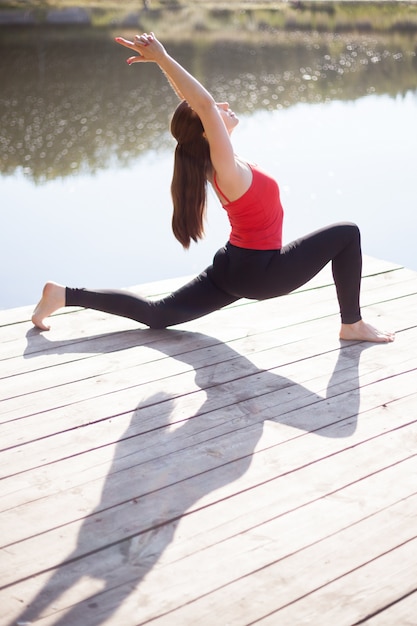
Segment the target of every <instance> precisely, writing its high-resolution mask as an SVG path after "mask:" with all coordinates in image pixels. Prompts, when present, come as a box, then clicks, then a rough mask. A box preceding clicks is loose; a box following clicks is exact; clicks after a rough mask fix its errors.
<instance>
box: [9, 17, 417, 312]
mask: <svg viewBox="0 0 417 626" xmlns="http://www.w3.org/2000/svg"><path fill="white" fill-rule="evenodd" d="M165 43H166V46H167V48H168V49H169V51H170V52H171V53H172V54H173V55H174V56H175V57H176V58H178V59H179V60H180V62H182V63H184V64H185V66H186V67H187V68H188V69H190V70H191V71H192V72H193V73H195V75H196V76H197V77H198V78H199V79H200V80H202V81H203V82H204V84H205V85H206V86H207V87H208V88H209V89H210V90H211V91H212V92H213V94H214V96H215V98H216V99H217V100H219V101H224V100H227V101H228V102H229V103H230V105H231V107H232V108H233V109H234V111H235V112H236V114H237V115H238V116H239V118H240V126H239V128H238V129H236V131H235V134H234V142H235V146H236V151H237V152H238V153H239V154H240V155H241V156H243V157H245V158H247V159H248V160H251V161H254V162H257V163H259V164H260V165H261V166H262V167H263V168H264V169H266V170H268V171H269V172H270V173H271V174H273V175H274V176H275V177H276V178H277V180H278V182H279V184H280V187H281V193H282V200H283V204H284V209H285V222H284V240H285V242H288V241H289V240H291V239H293V238H295V237H297V236H298V235H301V234H303V233H305V232H308V231H310V230H312V229H314V228H318V227H321V226H323V225H325V224H326V223H330V222H334V221H339V220H352V221H355V222H357V223H358V224H359V226H360V228H361V231H362V237H363V249H364V253H365V254H368V255H372V256H376V257H378V258H381V259H385V260H389V261H393V262H395V263H398V264H402V265H405V266H407V267H409V268H411V269H414V270H417V251H416V245H415V235H416V232H417V218H416V204H417V203H416V199H415V198H416V194H415V178H416V158H415V153H416V148H415V146H416V145H417V89H416V85H417V60H416V43H415V38H413V37H412V36H410V35H403V36H400V35H398V34H395V36H394V35H391V36H388V35H386V36H382V35H378V36H375V35H371V34H358V33H356V34H354V35H349V34H343V35H340V34H338V35H329V34H328V33H327V34H318V33H317V32H315V33H311V32H310V33H300V32H297V33H291V34H286V35H277V36H272V37H271V36H270V37H265V38H263V37H260V38H259V39H258V40H256V39H254V37H253V36H252V35H251V37H248V38H247V40H246V39H245V36H244V33H242V36H241V38H240V39H239V40H233V41H227V39H226V40H225V39H222V40H221V41H218V42H212V41H205V40H204V39H203V38H202V37H201V36H196V38H195V40H191V41H188V42H187V43H184V44H180V43H178V42H175V41H172V42H170V41H167V42H165ZM0 52H1V65H0V84H1V91H0V125H1V133H0V172H1V174H0V198H1V212H2V227H1V231H0V255H1V269H0V281H1V290H0V308H9V307H15V306H21V305H26V304H32V303H35V302H36V301H37V299H38V297H39V293H40V290H41V288H42V285H43V283H44V282H45V280H47V279H54V280H57V281H58V282H62V283H64V284H69V285H72V286H91V287H125V286H131V285H137V284H141V283H145V282H149V281H154V280H159V279H163V278H168V277H176V276H188V275H192V274H194V273H196V272H199V271H200V270H201V269H203V268H204V267H205V266H206V265H208V264H209V263H210V262H211V259H212V257H213V254H214V253H215V251H216V249H217V248H218V247H219V246H221V245H223V244H224V243H225V242H226V240H227V237H228V233H229V228H228V223H227V218H226V215H225V212H224V211H223V209H222V208H221V207H220V206H219V205H218V203H217V201H216V200H215V197H214V194H213V193H212V192H211V191H210V192H209V207H208V222H207V236H206V239H205V240H204V241H203V242H201V243H200V244H198V246H193V247H192V248H191V250H190V251H187V252H185V251H183V250H182V248H181V246H180V245H179V244H178V243H177V242H176V240H175V239H174V238H173V236H172V233H171V229H170V222H171V202H170V195H169V186H170V181H171V172H172V153H173V147H174V144H173V141H172V139H171V138H170V136H169V133H168V124H169V117H170V114H171V112H172V110H173V108H174V107H175V105H176V102H177V100H176V96H175V95H174V94H173V92H172V91H171V89H170V88H169V86H168V85H167V84H166V81H165V79H164V78H163V76H162V75H161V73H160V72H159V70H158V68H157V67H155V66H154V65H152V64H146V65H134V66H132V67H128V66H127V64H126V63H125V58H126V56H128V55H127V54H126V51H125V50H123V49H122V48H120V47H118V46H117V45H116V44H115V43H114V42H113V40H112V34H110V33H109V32H108V31H103V32H102V33H101V34H97V33H95V34H94V36H91V35H90V34H89V33H88V32H86V30H85V29H84V30H83V31H82V33H79V32H78V31H77V29H75V30H74V31H71V32H69V33H68V32H66V33H65V36H63V35H62V33H59V35H57V33H56V32H55V31H54V30H53V29H52V30H49V31H47V30H42V31H39V30H36V29H33V30H31V29H24V30H23V31H20V30H19V29H18V30H16V31H15V33H14V35H13V37H11V36H10V31H8V32H7V33H6V32H5V31H4V30H3V31H2V30H1V28H0Z"/></svg>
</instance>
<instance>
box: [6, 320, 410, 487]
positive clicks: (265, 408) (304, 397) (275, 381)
mask: <svg viewBox="0 0 417 626" xmlns="http://www.w3.org/2000/svg"><path fill="white" fill-rule="evenodd" d="M408 332H409V334H410V335H411V337H414V340H412V339H410V340H409V342H408V343H407V348H408V347H409V346H410V345H412V342H413V341H414V343H415V341H416V334H415V331H408ZM318 340H320V338H318ZM319 342H320V341H319ZM223 349H226V348H223ZM372 349H374V350H384V352H385V355H386V357H385V359H383V360H382V359H379V360H378V361H377V362H376V363H375V360H374V358H373V357H372ZM372 349H371V351H368V350H366V349H365V350H364V348H363V346H361V345H359V344H357V345H354V346H350V347H348V348H347V349H345V350H344V351H342V352H341V353H338V352H334V353H330V354H324V355H323V356H322V357H320V358H319V359H318V358H317V357H316V358H315V363H316V364H315V365H314V366H313V367H312V366H311V363H309V362H308V361H307V360H303V361H302V362H301V363H298V362H295V363H293V364H291V363H290V364H289V365H285V364H286V363H288V361H287V360H286V355H285V354H280V355H278V354H277V355H276V357H275V356H274V351H265V352H262V353H260V356H262V357H263V356H265V359H266V360H265V361H264V362H263V365H269V366H270V365H271V364H272V363H274V364H275V365H277V367H275V368H272V369H271V370H270V371H268V370H262V369H259V367H258V365H259V364H260V362H259V361H258V363H257V364H256V365H254V364H253V363H252V362H249V361H248V360H246V359H245V358H237V359H235V360H234V361H233V368H231V367H230V365H229V364H228V362H226V365H225V368H223V367H222V368H220V369H219V368H218V366H217V365H214V366H213V368H210V367H207V368H203V369H201V370H199V373H198V378H197V380H195V372H194V371H191V372H186V373H185V374H184V375H182V376H177V377H175V379H174V380H173V381H170V380H169V379H167V380H164V394H163V395H162V396H158V397H156V395H155V394H158V390H159V389H160V382H159V381H157V382H156V383H155V385H154V386H153V385H150V384H148V385H147V386H146V390H147V392H148V393H149V396H145V398H144V399H143V400H142V402H141V403H140V404H139V406H140V411H141V420H140V421H138V420H137V419H135V420H134V427H133V428H130V430H129V436H130V437H132V436H136V435H139V434H141V433H147V437H148V438H149V440H146V441H145V442H144V444H142V445H143V447H149V446H150V445H152V441H153V440H154V439H155V438H156V439H157V438H158V437H159V432H160V431H159V429H160V428H165V429H168V430H169V429H170V428H172V426H173V424H175V423H178V424H179V425H181V424H182V423H183V422H184V419H186V418H189V417H191V416H193V417H194V418H196V417H197V416H199V415H202V416H204V418H203V420H202V421H201V420H200V422H201V423H202V428H203V431H204V430H205V428H206V424H207V423H208V421H209V420H210V422H211V424H212V432H213V425H215V424H219V425H220V427H222V425H223V424H224V422H225V417H224V411H223V410H222V408H223V407H224V406H226V407H228V408H227V411H228V416H227V421H226V423H228V422H229V421H230V420H231V419H232V418H233V415H235V414H236V417H237V418H238V419H242V415H243V416H244V419H249V420H252V419H253V418H252V414H253V411H254V410H255V411H256V414H257V415H259V418H258V419H259V420H260V421H262V420H264V419H268V417H269V416H273V417H274V418H275V419H276V418H277V417H278V416H282V419H283V418H284V416H285V414H288V420H289V422H290V423H291V421H292V423H293V424H294V426H296V425H297V424H298V423H299V422H298V421H297V420H296V419H295V417H294V412H295V411H296V410H298V409H300V408H302V407H303V406H304V405H305V404H306V403H307V404H309V405H311V404H313V403H314V402H320V401H321V400H322V399H323V396H322V395H321V394H323V393H324V391H325V390H326V388H327V387H328V386H329V380H330V377H331V376H332V383H331V386H330V388H329V391H328V395H329V400H330V397H331V396H336V400H335V403H336V404H335V407H336V410H337V406H338V405H337V402H338V400H337V397H338V394H340V391H342V389H340V387H338V386H337V384H338V381H339V379H343V380H344V381H345V387H344V389H343V390H344V391H352V390H354V389H355V388H356V386H357V376H358V372H357V367H358V364H359V359H361V365H360V367H361V375H362V380H363V384H367V385H370V384H371V383H374V382H378V381H382V380H383V379H384V378H385V377H387V378H388V379H391V378H392V375H393V374H394V372H395V368H396V367H397V365H398V363H399V362H407V361H409V362H408V365H407V369H408V370H412V369H413V368H414V367H415V359H416V357H415V356H414V352H412V351H411V352H410V351H409V350H408V349H407V352H406V353H404V351H403V350H401V346H400V344H399V343H394V344H391V345H390V346H385V347H381V346H378V347H375V346H374V347H373V348H372ZM226 351H227V350H226ZM304 351H305V352H306V353H307V352H308V351H307V346H306V345H305V346H304ZM313 351H314V350H313ZM345 352H346V358H345V357H344V354H345ZM193 356H194V355H193ZM193 356H192V357H191V358H193ZM186 358H188V357H186ZM280 358H282V359H283V364H282V365H281V364H280V363H279V359H280ZM336 359H337V363H336ZM197 362H200V357H199V356H197ZM346 367H348V368H350V370H351V371H350V372H347V371H346ZM384 371H385V376H384ZM316 372H322V375H321V376H319V377H317V376H316V377H315V376H314V374H315V373H316ZM312 373H313V377H312ZM315 379H316V380H315ZM409 379H410V381H411V382H410V388H412V385H413V384H414V378H413V374H412V373H411V374H409ZM242 380H244V382H245V384H244V386H243V387H242ZM181 381H182V382H181ZM234 381H235V382H234ZM307 381H308V384H307V387H306V386H305V383H307ZM348 381H350V383H349V384H348ZM335 385H336V386H335ZM346 385H347V386H346ZM390 385H393V386H392V393H393V394H394V395H393V396H389V395H388V394H389V389H390ZM139 389H140V388H139ZM378 389H380V390H381V392H382V396H381V398H379V401H380V402H381V403H382V402H384V401H389V400H391V399H393V398H394V399H395V397H398V396H396V394H398V393H401V392H400V389H399V387H398V383H397V381H396V380H394V382H393V383H392V381H391V380H388V386H386V387H385V383H383V382H382V383H381V382H380V383H379V385H378ZM133 392H134V393H133V400H132V401H131V404H128V405H127V410H126V411H125V412H124V411H123V410H122V409H123V406H122V405H121V402H122V400H121V399H120V398H118V395H117V394H115V393H113V394H110V395H109V397H105V398H104V400H105V402H104V403H102V404H101V405H99V406H101V407H102V409H103V414H104V417H103V419H99V416H98V415H97V408H96V405H97V403H98V399H97V398H95V399H93V400H92V403H91V404H89V403H75V405H74V407H75V409H76V410H77V411H79V412H80V415H81V416H82V417H83V419H85V413H86V412H87V415H88V416H89V411H90V410H94V411H95V412H96V414H95V415H96V419H93V420H92V421H91V423H90V424H88V422H87V425H86V427H85V428H83V429H82V430H79V429H78V430H77V431H74V430H73V429H74V428H76V427H77V426H79V425H80V423H79V422H77V421H75V424H74V423H72V420H73V419H74V415H75V411H73V413H72V416H71V429H69V426H70V425H69V424H66V426H67V428H64V427H61V429H59V428H58V429H57V428H56V424H55V422H56V421H57V420H58V419H59V415H60V413H62V411H61V410H57V411H56V412H55V413H53V412H52V419H51V423H50V424H48V422H47V421H46V431H45V433H44V436H47V435H48V432H49V433H51V434H52V433H56V436H55V437H48V438H47V439H46V440H42V439H41V438H40V436H41V435H42V430H41V426H39V427H38V426H37V424H38V422H39V419H38V416H36V415H35V416H34V418H33V430H34V431H36V433H37V435H38V437H36V436H34V435H31V437H32V438H34V442H33V444H28V445H27V446H26V447H25V448H24V449H22V450H21V451H19V450H17V451H16V450H4V451H3V453H2V454H3V459H4V467H5V468H7V469H8V473H9V474H13V473H15V472H22V471H24V470H25V468H26V469H29V467H36V466H37V465H42V464H44V463H45V462H46V463H48V464H49V463H52V462H53V461H56V460H59V459H61V458H63V457H64V458H65V457H70V456H72V455H74V454H79V453H80V452H81V451H83V450H85V451H88V450H91V449H94V448H97V447H100V446H104V445H107V444H109V443H112V442H114V441H116V440H117V438H118V437H121V436H123V432H124V430H125V428H126V427H127V425H129V424H130V421H131V419H132V417H133V418H134V417H135V413H133V415H132V410H133V411H135V410H136V409H137V408H138V404H137V402H138V392H137V389H136V388H133ZM152 392H154V393H152ZM207 394H208V395H207ZM123 397H125V394H123ZM129 397H131V396H129ZM257 397H259V398H260V399H259V401H257V400H256V398H257ZM175 398H178V403H177V406H176V410H175V411H174V412H173V405H172V402H173V401H174V399H175ZM180 399H181V402H179V401H180ZM160 401H162V406H160ZM259 402H262V407H261V409H260V408H259ZM117 407H118V408H119V415H118V417H117V418H114V413H113V411H114V409H115V408H117ZM277 407H279V410H278V413H277ZM347 408H349V405H348V406H347ZM108 409H110V413H109V412H108ZM352 410H353V413H354V404H353V403H352V402H351V411H352ZM216 411H217V412H216ZM63 412H64V417H65V416H66V415H67V412H68V407H65V409H64V410H63ZM353 413H350V414H353ZM246 416H249V418H247V417H246ZM328 416H329V418H330V417H331V412H330V411H329V412H328ZM46 417H47V416H46ZM46 417H45V418H44V419H46ZM320 419H323V418H320ZM28 420H29V418H28ZM28 420H25V421H24V422H25V424H26V423H27V422H28ZM200 422H199V421H198V420H196V419H194V420H193V429H194V430H195V432H196V434H198V423H200ZM320 423H322V422H321V421H319V422H317V426H319V425H320ZM118 424H119V426H118ZM299 426H300V427H301V428H303V427H304V426H303V424H301V423H300V424H299ZM10 427H11V431H10V437H13V436H14V437H15V440H16V432H17V434H18V438H21V440H22V442H24V441H25V438H24V431H23V429H22V434H20V430H19V431H16V429H15V427H14V425H13V424H12V425H10ZM90 431H91V432H90ZM29 432H31V431H29ZM75 434H76V435H77V436H75ZM4 437H5V438H6V437H7V430H5V431H4ZM36 439H37V440H36ZM5 440H6V439H5ZM29 440H30V436H29ZM11 442H12V440H9V444H10V443H11ZM18 444H19V441H16V445H18ZM134 445H136V446H138V445H139V443H138V442H134ZM140 447H142V446H140ZM42 459H44V462H43V463H42ZM4 488H5V486H4Z"/></svg>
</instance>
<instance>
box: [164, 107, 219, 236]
mask: <svg viewBox="0 0 417 626" xmlns="http://www.w3.org/2000/svg"><path fill="white" fill-rule="evenodd" d="M171 133H172V135H173V136H174V138H175V139H176V140H177V142H178V144H177V146H176V148H175V156H174V173H173V176H172V183H171V195H172V202H173V205H174V212H173V215H172V230H173V232H174V235H175V237H176V238H177V239H178V241H179V242H180V243H181V244H182V245H183V246H184V248H189V246H190V243H191V239H192V240H193V241H197V240H198V239H201V238H202V237H203V235H204V217H205V213H206V203H207V175H208V174H209V172H210V170H211V167H212V166H211V161H210V150H209V145H208V142H207V140H206V138H205V137H204V135H203V133H204V128H203V125H202V123H201V120H200V118H199V117H198V115H197V114H196V113H195V111H193V110H192V108H191V107H190V106H189V104H188V103H187V102H186V101H185V100H183V101H182V102H181V103H180V104H179V105H178V107H177V108H176V110H175V112H174V115H173V116H172V120H171Z"/></svg>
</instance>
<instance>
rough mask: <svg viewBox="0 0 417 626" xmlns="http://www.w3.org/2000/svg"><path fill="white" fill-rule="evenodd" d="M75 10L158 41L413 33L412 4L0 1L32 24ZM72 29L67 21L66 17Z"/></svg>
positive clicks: (415, 7)
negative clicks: (27, 15) (28, 17)
mask: <svg viewBox="0 0 417 626" xmlns="http://www.w3.org/2000/svg"><path fill="white" fill-rule="evenodd" d="M74 7H77V9H79V10H80V11H82V12H83V13H84V18H85V19H86V21H87V22H88V24H89V25H91V26H95V27H102V28H105V27H111V26H119V25H126V26H128V27H137V28H139V29H142V28H143V29H144V30H145V29H150V28H152V30H155V31H157V32H158V34H159V35H161V36H167V35H170V36H171V37H172V38H175V37H176V36H179V35H181V36H182V37H184V36H187V35H189V34H194V35H195V33H196V32H197V33H201V35H203V34H206V35H210V33H213V34H217V36H221V33H222V32H223V31H227V32H228V33H229V34H231V33H238V32H239V30H244V31H245V32H248V31H249V32H251V31H252V32H254V33H259V31H262V32H263V33H265V34H267V33H271V32H272V33H276V32H278V31H287V32H288V31H291V30H303V31H317V32H333V33H334V32H339V33H343V32H353V31H356V32H374V33H381V32H400V33H403V34H407V33H410V34H411V33H415V32H417V2H401V1H396V2H392V1H385V2H372V1H365V2H352V1H350V0H341V1H339V2H330V1H326V0H323V1H320V0H316V1H314V0H301V1H292V0H288V1H286V2H276V1H272V0H261V1H257V2H254V1H253V0H252V1H249V0H248V1H246V0H227V2H226V1H224V0H217V1H216V0H193V1H192V2H191V1H190V0H147V1H146V0H142V1H139V0H121V1H118V0H29V1H28V0H4V1H2V0H0V11H3V12H5V11H15V12H16V11H22V12H23V11H24V12H26V13H28V12H30V13H31V15H32V17H33V18H34V19H35V21H36V23H37V24H38V23H40V24H43V23H45V22H48V19H49V17H50V14H51V12H54V11H55V12H56V11H61V12H64V11H65V10H68V9H70V8H74ZM68 23H71V17H70V16H69V17H68Z"/></svg>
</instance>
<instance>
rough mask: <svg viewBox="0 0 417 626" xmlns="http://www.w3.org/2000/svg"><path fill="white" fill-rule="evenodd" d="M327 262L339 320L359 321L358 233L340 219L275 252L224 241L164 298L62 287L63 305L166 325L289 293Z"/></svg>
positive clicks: (360, 256) (360, 257)
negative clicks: (199, 269) (241, 300)
mask: <svg viewBox="0 0 417 626" xmlns="http://www.w3.org/2000/svg"><path fill="white" fill-rule="evenodd" d="M329 261H332V271H333V278H334V282H335V285H336V292H337V298H338V301H339V307H340V314H341V320H342V322H343V323H345V324H353V323H354V322H357V321H359V320H360V319H361V314H360V306H359V292H360V284H361V273H362V255H361V245H360V233H359V229H358V227H357V226H356V225H355V224H351V223H340V224H334V225H332V226H328V227H326V228H322V229H320V230H318V231H316V232H314V233H311V234H310V235H306V236H305V237H301V238H300V239H297V240H296V241H293V242H292V243H290V244H288V245H287V246H285V247H283V248H281V249H280V250H249V249H246V248H238V247H236V246H233V245H232V244H230V243H228V244H226V246H225V247H224V248H221V249H220V250H219V251H218V252H217V253H216V255H215V257H214V260H213V264H212V265H210V266H209V267H208V268H207V269H205V270H204V272H202V273H201V274H199V276H197V277H196V278H194V279H193V280H192V281H191V282H189V283H187V284H186V285H184V286H183V287H181V288H180V289H177V291H174V292H173V293H171V294H170V295H169V296H167V297H166V298H162V299H161V300H157V301H152V300H149V299H147V298H142V297H140V296H137V295H134V294H132V293H130V292H127V291H115V290H112V291H108V290H96V291H90V290H87V289H72V288H69V287H67V289H66V305H67V306H81V307H85V308H90V309H97V310H99V311H104V312H106V313H113V314H114V315H121V316H123V317H129V318H131V319H134V320H136V321H138V322H142V323H143V324H146V325H147V326H149V327H150V328H166V327H167V326H174V325H175V324H181V323H182V322H188V321H190V320H193V319H196V318H198V317H202V316H203V315H207V314H208V313H211V312H212V311H216V310H218V309H221V308H222V307H224V306H226V305H228V304H231V303H232V302H235V301H236V300H238V299H239V298H251V299H255V300H265V299H267V298H274V297H276V296H282V295H285V294H288V293H290V292H291V291H294V289H297V288H298V287H300V286H301V285H304V284H305V283H306V282H308V281H309V280H310V279H311V278H313V276H315V275H316V274H317V273H318V272H319V271H320V270H321V269H322V268H323V267H324V266H325V265H326V264H327V263H328V262H329Z"/></svg>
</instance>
